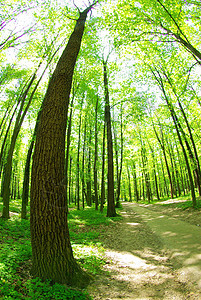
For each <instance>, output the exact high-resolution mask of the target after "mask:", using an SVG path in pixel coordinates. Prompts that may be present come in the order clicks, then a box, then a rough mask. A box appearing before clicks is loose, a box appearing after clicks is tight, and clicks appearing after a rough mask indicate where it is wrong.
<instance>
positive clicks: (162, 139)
mask: <svg viewBox="0 0 201 300" xmlns="http://www.w3.org/2000/svg"><path fill="white" fill-rule="evenodd" d="M152 125H153V129H154V132H155V135H156V138H157V140H158V142H159V144H160V147H161V149H162V151H163V156H164V159H165V165H166V169H167V173H168V178H169V182H170V193H171V199H173V198H174V187H173V183H172V177H171V173H170V168H169V164H168V160H167V155H166V148H165V143H164V137H163V131H162V128H161V124H160V123H159V126H160V132H161V138H160V137H159V135H158V133H157V131H156V128H155V125H154V124H153V123H152Z"/></svg>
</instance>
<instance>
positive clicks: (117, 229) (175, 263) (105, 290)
mask: <svg viewBox="0 0 201 300" xmlns="http://www.w3.org/2000/svg"><path fill="white" fill-rule="evenodd" d="M161 204H162V203H161V202H160V204H150V205H145V204H144V205H143V204H136V203H123V204H122V205H123V209H122V210H121V215H122V216H123V219H122V220H121V221H118V222H114V224H112V225H109V226H108V227H107V230H105V227H103V228H101V226H100V228H99V229H98V230H99V231H100V232H101V234H100V240H101V242H102V244H103V247H104V248H105V249H106V251H105V254H104V255H105V259H106V262H107V263H106V265H105V266H104V271H103V272H102V274H98V275H96V277H95V279H94V281H93V282H92V283H91V284H90V286H89V287H88V292H89V294H90V295H91V296H93V299H94V300H99V299H105V300H106V299H107V300H110V299H112V300H115V299H123V300H127V299H171V300H172V299H201V238H200V237H201V211H200V210H193V209H192V208H188V209H185V210H184V209H182V208H178V207H177V206H178V203H174V201H172V202H171V201H169V202H167V201H166V202H165V204H167V205H161Z"/></svg>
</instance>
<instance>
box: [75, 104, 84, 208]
mask: <svg viewBox="0 0 201 300" xmlns="http://www.w3.org/2000/svg"><path fill="white" fill-rule="evenodd" d="M83 100H84V98H83V99H82V103H81V108H80V121H79V129H78V146H77V169H76V177H77V181H76V191H77V209H78V210H79V209H80V142H81V125H82V105H83Z"/></svg>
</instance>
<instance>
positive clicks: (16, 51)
mask: <svg viewBox="0 0 201 300" xmlns="http://www.w3.org/2000/svg"><path fill="white" fill-rule="evenodd" d="M200 11H201V4H200V1H196V0H177V1H176V0H171V1H169V0H168V1H167V0H143V1H142V0H138V1H124V0H114V1H101V0H100V1H94V2H93V3H92V1H91V3H89V2H88V1H74V3H73V1H67V2H66V1H59V0H54V1H50V0H47V1H43V0H38V1H25V0H20V1H15V0H5V1H4V3H2V4H0V12H1V14H0V18H1V20H0V28H1V31H0V66H1V68H0V92H1V99H0V111H1V114H0V172H1V173H0V174H1V177H0V184H1V200H2V207H3V209H2V218H3V219H5V220H6V219H8V218H9V217H10V213H9V204H10V203H12V201H13V200H15V199H21V200H20V201H21V202H20V203H21V205H22V206H21V218H22V219H27V218H28V219H29V214H30V212H29V210H28V209H27V207H28V204H29V202H30V201H31V203H30V205H31V216H30V221H31V235H32V251H33V268H32V274H33V275H34V276H36V277H40V278H42V279H47V278H49V277H48V276H50V277H51V279H52V280H53V281H55V282H60V283H64V282H66V281H67V282H69V283H71V284H74V283H75V281H77V274H79V278H82V276H83V278H86V277H87V275H86V274H84V273H83V274H82V271H81V270H80V269H79V267H77V266H76V263H75V262H74V258H73V255H72V253H71V252H72V251H71V246H70V241H69V236H68V226H67V210H68V206H70V205H72V204H73V205H75V206H76V207H77V209H78V210H82V209H84V208H85V207H90V206H93V207H94V209H95V210H100V211H103V207H107V216H108V217H115V216H116V208H117V207H119V206H120V202H121V201H136V202H140V201H147V202H149V203H150V202H152V201H156V200H157V201H160V200H163V199H167V198H176V197H178V196H181V195H186V194H188V193H190V197H191V200H192V204H193V206H194V207H196V201H197V199H198V196H201V171H200V156H201V143H200V137H201V133H200V127H201V113H200V112H201V94H200V81H201V78H200V67H201V66H200V65H201V49H200V44H201V35H200V30H201V13H200ZM84 26H85V27H84ZM30 193H31V200H30ZM59 220H60V221H59ZM38 224H39V225H38ZM58 224H59V225H58ZM48 228H49V229H48ZM50 228H51V229H50ZM61 228H62V232H61ZM44 229H45V230H47V240H46V238H44V237H43V236H42V235H43V232H44ZM57 229H58V230H57ZM52 231H54V232H55V233H54V234H52V233H51V232H52ZM45 232H46V231H45ZM45 234H46V233H45ZM45 234H44V235H45ZM58 236H60V237H59V238H58ZM64 236H65V238H64ZM57 238H58V239H57ZM60 238H61V240H60ZM64 241H65V242H64ZM60 242H62V247H61V249H60V247H59V246H58V245H59V244H60ZM40 244H41V247H39V248H40V250H38V249H39V248H38V245H40ZM46 247H47V248H48V247H50V248H51V247H52V249H55V251H54V250H52V251H50V252H49V254H48V255H47V257H46V258H45V262H44V252H43V251H45V249H46ZM65 249H68V251H67V257H65V255H63V251H64V250H65ZM62 255H63V256H62ZM61 256H62V257H63V260H64V261H66V262H65V264H64V263H63V262H62V263H61ZM55 257H59V260H58V261H57V262H55ZM51 262H52V264H54V266H53V267H52V268H49V265H51ZM53 262H54V263H53ZM43 265H44V266H43ZM64 265H65V266H64ZM47 266H48V267H47ZM43 267H44V268H43ZM55 268H57V270H58V269H60V270H61V272H57V273H54V269H55ZM71 268H73V269H74V270H75V271H74V274H72V272H70V275H69V269H71ZM64 273H65V274H67V275H64ZM50 274H51V275H50ZM80 274H82V275H80ZM81 280H82V279H81ZM87 280H88V279H87V278H86V281H87Z"/></svg>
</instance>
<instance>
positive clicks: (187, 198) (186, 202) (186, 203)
mask: <svg viewBox="0 0 201 300" xmlns="http://www.w3.org/2000/svg"><path fill="white" fill-rule="evenodd" d="M170 200H172V202H169V201H170ZM196 200H197V205H196V206H195V207H193V202H192V200H191V194H190V193H189V194H187V195H182V196H180V197H177V198H174V199H170V198H167V197H166V198H161V199H160V201H158V200H157V199H154V200H153V201H151V202H150V203H148V201H140V203H144V204H160V205H164V206H166V207H168V206H173V205H174V207H178V208H181V209H183V210H185V209H188V208H193V209H195V210H197V209H200V208H201V198H200V197H198V193H197V199H196ZM166 202H167V203H166Z"/></svg>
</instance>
